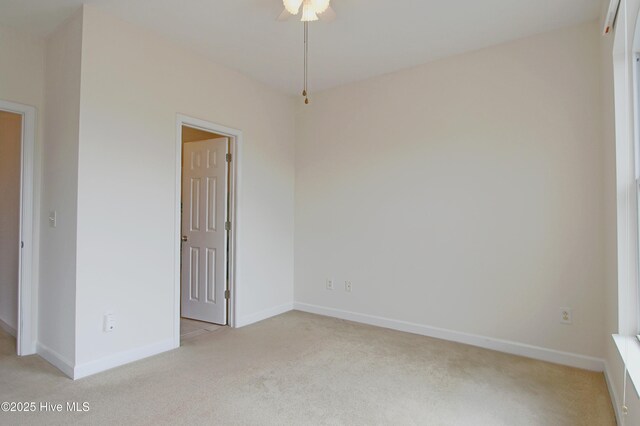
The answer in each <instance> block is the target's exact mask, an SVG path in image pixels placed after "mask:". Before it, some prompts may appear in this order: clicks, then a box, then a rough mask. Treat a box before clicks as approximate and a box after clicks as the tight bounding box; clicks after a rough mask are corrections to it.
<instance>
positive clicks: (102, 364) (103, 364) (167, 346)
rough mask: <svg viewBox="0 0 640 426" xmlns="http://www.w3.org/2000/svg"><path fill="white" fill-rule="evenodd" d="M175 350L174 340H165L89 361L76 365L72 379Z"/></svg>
mask: <svg viewBox="0 0 640 426" xmlns="http://www.w3.org/2000/svg"><path fill="white" fill-rule="evenodd" d="M175 348H176V346H175V344H174V340H173V339H167V340H164V341H162V342H158V343H154V344H151V345H148V346H143V347H141V348H136V349H132V350H129V351H124V352H119V353H116V354H113V355H110V356H107V357H104V358H100V359H97V360H95V361H89V362H86V363H84V364H80V365H77V366H76V367H75V368H74V369H73V376H72V377H73V379H74V380H76V379H81V378H83V377H87V376H91V375H92V374H96V373H100V372H102V371H106V370H110V369H112V368H114V367H119V366H121V365H124V364H128V363H130V362H134V361H138V360H140V359H143V358H147V357H150V356H153V355H157V354H159V353H162V352H166V351H169V350H171V349H175Z"/></svg>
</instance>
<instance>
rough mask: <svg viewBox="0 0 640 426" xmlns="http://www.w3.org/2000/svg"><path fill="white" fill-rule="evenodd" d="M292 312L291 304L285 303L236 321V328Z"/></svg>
mask: <svg viewBox="0 0 640 426" xmlns="http://www.w3.org/2000/svg"><path fill="white" fill-rule="evenodd" d="M292 310H293V303H285V304H284V305H280V306H274V307H273V308H269V309H265V310H264V311H260V312H256V313H255V314H251V315H247V316H244V317H242V318H239V319H238V320H237V321H236V327H244V326H246V325H249V324H253V323H255V322H258V321H262V320H265V319H267V318H271V317H275V316H276V315H280V314H284V313H285V312H289V311H292Z"/></svg>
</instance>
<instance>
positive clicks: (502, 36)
mask: <svg viewBox="0 0 640 426" xmlns="http://www.w3.org/2000/svg"><path fill="white" fill-rule="evenodd" d="M85 2H87V3H96V4H98V5H99V6H100V7H101V8H102V9H103V10H105V11H107V12H108V13H111V14H114V15H117V16H119V17H121V18H123V19H125V20H128V21H130V22H132V23H135V24H138V25H141V26H144V27H147V28H149V29H152V30H153V31H155V32H157V33H160V34H162V35H164V36H166V37H169V38H171V39H174V40H176V41H178V42H181V43H184V44H186V45H188V46H190V47H191V48H193V49H196V50H198V51H200V52H202V53H204V54H206V55H208V56H209V57H210V58H211V59H212V60H214V61H215V62H218V63H222V64H225V65H226V66H228V67H231V68H234V69H236V70H238V71H240V72H242V73H244V74H246V75H249V76H251V77H253V78H255V79H257V80H260V81H263V82H265V83H267V84H269V85H271V86H274V87H276V88H279V89H281V90H283V91H286V92H289V93H298V92H299V91H300V88H301V81H302V24H301V23H300V22H299V21H297V20H293V19H292V20H290V21H288V22H277V21H276V20H275V18H276V17H277V16H278V14H279V13H280V11H281V10H282V2H281V0H90V1H85ZM81 3H83V1H82V0H0V24H4V25H9V26H12V27H14V28H17V29H19V30H23V31H25V32H30V33H32V34H35V35H38V36H47V35H48V34H50V33H51V31H53V30H54V29H55V28H56V27H57V26H58V25H59V24H60V23H61V22H63V21H64V20H65V19H66V18H67V17H68V16H70V15H71V14H72V13H73V12H74V11H75V10H76V9H77V8H78V7H79V5H80V4H81ZM331 4H332V6H333V8H334V9H335V11H336V12H337V14H338V16H337V19H336V20H335V21H333V22H329V23H327V22H315V23H312V24H311V26H310V29H309V33H310V35H309V38H310V47H309V55H310V71H309V74H310V77H309V79H310V89H311V90H312V91H313V90H316V91H317V90H321V89H326V88H330V87H334V86H338V85H341V84H345V83H348V82H352V81H356V80H361V79H364V78H367V77H372V76H375V75H380V74H384V73H388V72H391V71H396V70H399V69H402V68H407V67H411V66H414V65H418V64H421V63H424V62H427V61H430V60H433V59H436V58H440V57H444V56H449V55H453V54H456V53H461V52H464V51H469V50H475V49H479V48H482V47H486V46H490V45H494V44H498V43H502V42H505V41H508V40H513V39H517V38H521V37H525V36H528V35H532V34H536V33H540V32H544V31H548V30H552V29H556V28H560V27H563V26H568V25H573V24H577V23H580V22H586V21H588V20H592V19H596V18H597V17H598V15H599V13H600V9H601V0H457V1H453V0H332V1H331Z"/></svg>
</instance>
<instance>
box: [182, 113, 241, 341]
mask: <svg viewBox="0 0 640 426" xmlns="http://www.w3.org/2000/svg"><path fill="white" fill-rule="evenodd" d="M182 126H187V127H192V128H195V129H199V130H204V131H206V132H212V133H216V134H219V135H222V136H226V137H228V138H229V140H230V141H231V144H230V145H231V156H232V161H231V163H229V164H230V167H231V173H230V178H231V181H230V182H229V189H230V192H229V196H230V197H231V200H230V201H231V202H230V203H229V205H230V211H229V217H230V220H231V231H230V233H229V265H228V268H229V293H230V295H229V306H228V311H227V316H228V323H229V326H231V327H235V326H236V319H237V318H236V312H237V306H238V303H237V297H236V296H237V294H238V293H237V284H238V281H239V280H238V268H237V265H238V264H239V262H238V251H237V249H236V242H237V235H238V227H239V226H238V214H237V212H238V211H239V202H238V200H239V197H238V194H239V192H240V191H239V189H240V179H239V172H238V171H239V168H240V159H241V156H240V151H241V147H242V131H241V130H237V129H233V128H230V127H225V126H222V125H219V124H215V123H211V122H209V121H205V120H200V119H198V118H193V117H189V116H186V115H182V114H178V115H177V119H176V189H175V209H176V210H175V230H174V238H175V239H174V250H175V252H174V253H175V254H174V261H175V267H174V313H173V314H174V321H175V322H174V328H173V339H174V346H175V347H179V346H180V247H181V245H182V240H181V237H182V229H181V226H182V224H181V209H180V203H181V202H182Z"/></svg>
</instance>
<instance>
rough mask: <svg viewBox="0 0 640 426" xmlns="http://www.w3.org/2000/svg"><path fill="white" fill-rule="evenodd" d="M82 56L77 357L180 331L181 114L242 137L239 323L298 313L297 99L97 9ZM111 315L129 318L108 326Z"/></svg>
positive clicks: (153, 343) (110, 355) (150, 344)
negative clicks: (178, 181)
mask: <svg viewBox="0 0 640 426" xmlns="http://www.w3.org/2000/svg"><path fill="white" fill-rule="evenodd" d="M82 53H83V54H82V95H81V108H80V117H81V122H80V148H79V176H78V262H77V305H76V306H77V317H76V326H77V338H76V342H77V347H76V356H77V357H76V362H77V365H78V366H83V365H84V366H86V365H88V364H89V363H91V362H93V361H99V360H105V359H111V360H113V359H116V358H117V357H118V356H121V355H122V354H124V353H127V351H142V352H144V351H146V350H152V349H153V348H158V347H164V346H165V345H166V344H167V342H170V340H171V339H172V337H173V325H174V317H173V315H174V279H173V278H174V241H175V239H174V238H175V235H174V233H175V230H174V224H175V203H176V199H175V195H176V194H175V193H174V189H175V183H176V175H175V164H176V157H175V154H176V145H175V144H176V130H175V126H176V114H177V113H181V114H185V115H188V116H192V117H196V118H200V119H204V120H208V121H212V122H215V123H219V124H222V125H225V126H228V127H233V128H237V129H240V130H242V131H243V132H244V142H243V143H244V145H243V146H242V147H241V156H240V158H239V162H240V163H239V167H240V170H241V172H240V180H241V193H240V194H239V198H240V200H239V203H240V205H241V211H240V212H239V219H238V223H237V226H238V228H237V229H238V233H239V235H238V250H239V255H238V257H239V262H240V264H239V265H238V266H239V268H240V270H241V275H240V276H239V277H238V283H237V291H238V293H237V297H238V301H239V303H240V305H239V309H238V312H237V315H238V320H239V322H240V323H247V322H251V321H253V320H256V319H257V318H259V317H260V316H262V315H269V314H272V313H274V312H276V311H277V310H278V309H285V308H287V309H289V308H290V307H291V301H292V299H293V187H294V183H293V181H294V162H293V161H294V158H293V155H294V147H293V144H294V106H293V100H292V99H291V98H290V97H289V96H286V95H282V94H279V93H277V92H276V91H274V90H272V89H270V88H268V87H266V86H264V85H262V84H259V83H257V82H255V81H252V80H250V79H248V78H247V77H245V76H243V75H241V74H239V73H237V72H234V71H231V70H229V69H226V68H224V67H222V66H220V65H216V64H214V63H212V62H210V61H208V60H206V59H204V58H203V57H201V56H199V55H198V54H196V53H192V52H191V51H189V50H187V49H185V48H183V47H181V46H179V45H176V44H173V43H171V42H169V41H166V40H164V39H162V38H161V37H159V36H157V35H155V34H153V33H151V32H148V31H146V30H143V29H140V28H137V27H134V26H132V25H130V24H128V23H126V22H124V21H121V20H118V19H116V18H114V17H111V16H109V15H107V14H104V13H102V12H101V11H100V10H99V9H98V8H96V7H94V6H85V8H84V39H83V50H82ZM107 310H111V311H113V312H114V314H115V316H116V319H117V321H118V325H117V329H116V331H114V332H112V333H109V334H107V333H104V332H103V331H102V318H103V314H104V312H105V311H107ZM138 353H141V352H138ZM114 357H115V358H114Z"/></svg>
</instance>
